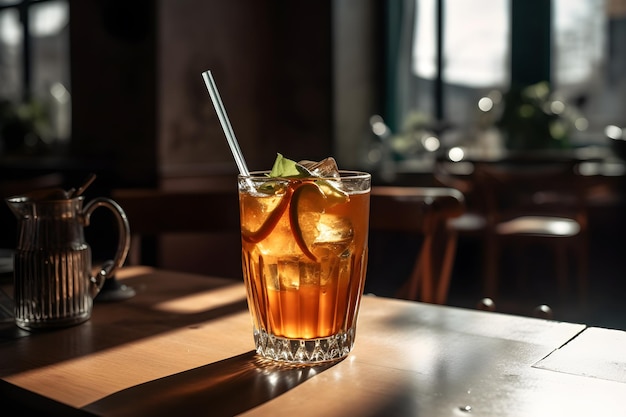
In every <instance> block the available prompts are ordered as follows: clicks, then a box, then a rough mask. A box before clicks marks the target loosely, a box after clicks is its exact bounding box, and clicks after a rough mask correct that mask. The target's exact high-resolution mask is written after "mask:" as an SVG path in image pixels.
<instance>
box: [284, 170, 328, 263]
mask: <svg viewBox="0 0 626 417" xmlns="http://www.w3.org/2000/svg"><path fill="white" fill-rule="evenodd" d="M325 200H326V194H324V192H323V191H322V190H321V189H320V188H319V187H318V186H317V185H316V184H314V183H312V182H305V183H302V184H301V185H300V186H298V187H297V188H296V189H295V190H294V192H293V195H292V196H291V203H290V205H289V224H290V226H291V232H292V234H293V237H294V239H295V241H296V243H297V245H298V247H299V248H300V250H301V251H302V252H303V253H304V254H305V255H306V256H307V258H309V259H311V260H312V261H317V258H316V256H315V255H314V254H313V252H311V250H310V249H309V242H307V240H313V239H307V238H305V234H307V235H308V234H309V232H308V229H310V227H309V228H303V227H302V226H303V225H302V223H301V219H302V218H303V217H304V214H303V212H305V213H306V212H311V213H322V212H323V211H324V201H325ZM305 202H306V203H305ZM304 204H309V206H310V207H308V208H309V209H310V210H308V211H306V210H303V207H302V206H303V205H304Z"/></svg>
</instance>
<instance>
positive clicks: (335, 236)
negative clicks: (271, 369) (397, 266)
mask: <svg viewBox="0 0 626 417" xmlns="http://www.w3.org/2000/svg"><path fill="white" fill-rule="evenodd" d="M267 174H268V173H267V172H257V173H251V174H250V176H243V175H240V176H239V179H238V184H239V202H240V214H241V236H242V249H243V256H242V264H243V275H244V280H245V284H246V289H247V297H248V306H249V308H250V313H251V316H252V322H253V332H254V341H255V345H256V350H257V352H258V353H259V354H260V355H261V356H262V357H264V358H267V359H272V360H277V361H283V362H293V363H317V362H327V361H334V360H338V359H341V358H343V357H345V356H346V355H348V353H349V352H350V351H351V349H352V346H353V344H354V340H355V332H356V322H357V315H358V311H359V304H360V301H361V295H362V293H363V286H364V283H365V271H366V266H367V241H368V226H369V197H370V186H371V177H370V175H369V174H367V173H362V172H351V171H340V175H339V177H331V178H317V177H315V178H293V177H289V178H270V177H268V176H267Z"/></svg>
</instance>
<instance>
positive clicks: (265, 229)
mask: <svg viewBox="0 0 626 417" xmlns="http://www.w3.org/2000/svg"><path fill="white" fill-rule="evenodd" d="M292 193H293V190H292V189H291V188H287V191H285V194H284V195H283V197H282V198H281V199H280V201H279V202H278V205H277V206H276V207H275V208H274V210H272V212H271V213H270V214H269V215H268V216H267V218H266V219H265V221H264V222H263V224H262V225H261V226H260V227H259V228H258V229H257V230H256V231H254V232H252V231H250V230H246V229H243V228H242V229H241V237H242V238H243V240H245V241H246V242H249V243H258V242H260V241H262V240H263V239H265V238H266V237H268V236H269V234H270V233H271V232H272V230H274V228H275V227H276V225H277V224H278V221H279V220H280V218H281V216H282V215H283V213H284V212H285V210H286V209H287V206H288V205H289V201H290V200H291V195H292Z"/></svg>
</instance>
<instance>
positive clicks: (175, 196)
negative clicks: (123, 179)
mask: <svg viewBox="0 0 626 417" xmlns="http://www.w3.org/2000/svg"><path fill="white" fill-rule="evenodd" d="M111 197H112V198H113V199H114V200H115V201H116V202H117V203H118V204H119V205H120V206H121V207H122V208H123V209H124V211H125V213H126V216H127V217H128V220H129V223H130V229H131V234H132V243H131V251H130V253H129V256H128V263H129V264H147V265H155V266H165V267H167V266H168V265H164V259H170V260H171V259H173V258H174V257H175V256H174V255H171V256H169V255H170V254H171V253H172V252H176V253H177V254H178V256H179V258H181V261H180V262H181V263H183V264H184V265H183V266H184V267H185V268H186V269H188V270H189V271H190V272H205V273H216V274H226V275H225V276H232V277H239V276H240V274H241V263H240V259H241V255H240V246H239V245H240V240H239V199H238V194H237V190H236V189H234V190H232V191H230V190H215V191H213V190H209V191H207V190H204V191H184V192H180V191H167V190H158V189H116V190H113V191H112V193H111ZM201 238H202V239H203V240H201V245H199V244H198V240H199V239H201ZM166 246H167V248H168V250H166V249H165V247H166ZM199 246H208V247H207V248H203V247H199ZM196 252H200V253H196ZM202 252H203V253H204V256H203V253H202ZM165 255H168V257H165ZM190 258H197V261H194V260H191V261H189V259H190ZM175 263H176V262H175ZM194 264H195V265H194ZM198 264H203V265H198ZM177 266H178V265H177ZM204 268H206V269H204Z"/></svg>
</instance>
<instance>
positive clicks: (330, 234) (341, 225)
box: [314, 214, 354, 244]
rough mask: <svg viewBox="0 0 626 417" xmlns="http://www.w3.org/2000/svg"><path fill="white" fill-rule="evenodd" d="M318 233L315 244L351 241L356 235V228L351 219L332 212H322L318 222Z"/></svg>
mask: <svg viewBox="0 0 626 417" xmlns="http://www.w3.org/2000/svg"><path fill="white" fill-rule="evenodd" d="M317 231H318V235H317V237H316V239H315V242H314V244H320V243H335V244H336V243H350V242H351V241H352V238H353V237H354V229H353V228H352V222H351V221H350V219H348V218H346V217H341V216H335V215H332V214H322V215H321V217H320V220H319V222H318V223H317Z"/></svg>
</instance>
